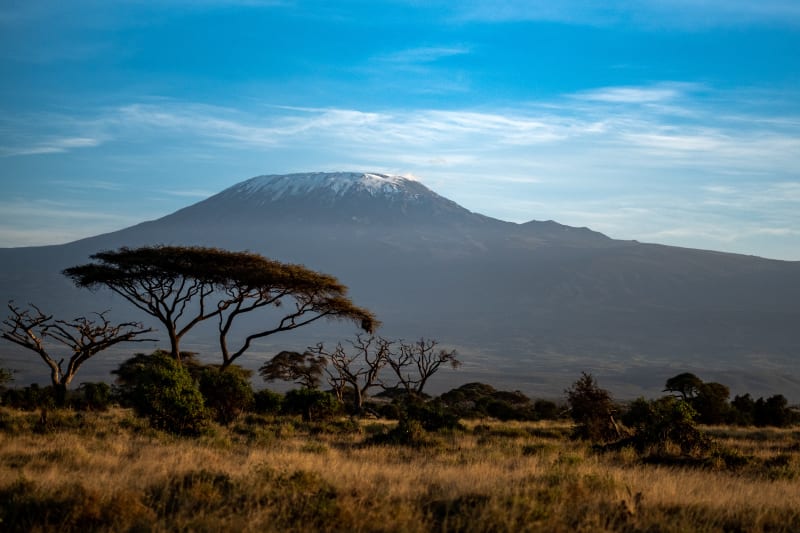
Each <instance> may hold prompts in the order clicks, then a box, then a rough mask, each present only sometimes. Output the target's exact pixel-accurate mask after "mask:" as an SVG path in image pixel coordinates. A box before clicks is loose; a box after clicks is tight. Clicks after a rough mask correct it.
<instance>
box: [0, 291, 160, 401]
mask: <svg viewBox="0 0 800 533" xmlns="http://www.w3.org/2000/svg"><path fill="white" fill-rule="evenodd" d="M8 308H9V310H10V311H11V314H10V315H9V316H8V318H6V319H5V320H3V329H2V330H1V331H2V333H0V337H2V338H4V339H6V340H8V341H10V342H13V343H14V344H17V345H19V346H22V347H23V348H27V349H28V350H31V351H33V352H36V353H37V354H38V355H39V357H40V358H41V359H42V361H44V362H45V364H46V365H47V366H48V367H49V368H50V381H51V382H52V384H53V386H54V387H55V388H56V390H57V391H59V394H61V393H63V391H65V390H66V388H67V387H68V386H69V384H70V383H71V382H72V380H73V378H74V377H75V374H76V373H77V372H78V369H79V368H80V367H81V365H83V363H85V362H86V361H88V360H89V359H91V358H92V357H94V356H95V355H97V354H98V353H100V352H102V351H104V350H106V349H108V348H110V347H112V346H114V345H115V344H119V343H121V342H144V341H152V340H154V339H144V338H138V337H139V336H140V335H143V334H145V333H149V332H151V331H152V329H151V328H145V327H144V326H143V325H142V324H140V323H139V322H123V323H121V324H112V323H111V322H110V321H109V320H108V319H107V318H106V316H105V315H106V312H103V313H95V314H96V316H97V319H96V320H92V319H90V318H87V317H83V316H82V317H78V318H76V319H74V320H72V321H68V320H54V319H53V316H52V315H46V314H45V313H43V312H42V311H41V310H40V309H39V308H38V307H36V306H35V305H33V304H30V309H20V308H18V307H16V306H15V305H14V303H13V302H9V303H8ZM47 338H50V339H52V340H53V341H55V342H57V343H58V344H60V345H62V346H64V347H66V348H68V349H69V351H70V352H71V354H70V356H69V359H68V361H67V367H66V369H65V368H64V366H63V365H64V358H61V359H59V360H58V361H56V359H55V357H54V356H53V355H52V354H51V353H50V352H51V350H50V349H48V348H47V347H46V346H45V339H47Z"/></svg>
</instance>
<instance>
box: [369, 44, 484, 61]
mask: <svg viewBox="0 0 800 533" xmlns="http://www.w3.org/2000/svg"><path fill="white" fill-rule="evenodd" d="M469 53H470V49H469V48H468V47H464V46H429V47H421V48H410V49H407V50H401V51H399V52H394V53H391V54H385V55H381V56H378V57H376V58H375V59H376V60H377V61H380V62H384V63H393V64H419V63H433V62H435V61H439V60H440V59H444V58H448V57H454V56H461V55H466V54H469Z"/></svg>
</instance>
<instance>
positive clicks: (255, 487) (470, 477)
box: [0, 407, 800, 532]
mask: <svg viewBox="0 0 800 533" xmlns="http://www.w3.org/2000/svg"><path fill="white" fill-rule="evenodd" d="M397 425H398V422H397V421H390V420H378V419H360V420H357V419H353V418H350V417H333V418H328V419H325V420H321V421H307V420H303V419H302V418H301V417H299V416H278V415H264V414H252V413H251V414H245V415H243V416H241V417H239V418H238V419H237V420H236V421H234V422H233V423H231V424H229V425H219V424H213V425H211V426H210V427H208V428H207V429H206V430H205V431H204V432H203V433H202V434H201V435H199V436H191V437H189V436H179V435H174V434H171V433H166V432H163V431H161V430H158V429H154V428H153V427H152V426H151V425H149V424H148V423H147V422H146V421H145V420H144V419H142V418H140V417H137V416H135V414H134V413H133V411H131V410H130V409H126V408H121V407H111V408H109V409H107V410H102V411H77V410H72V409H52V410H49V411H48V412H46V413H45V412H39V411H25V410H19V409H14V408H9V407H2V408H0V519H2V523H0V529H2V530H4V531H65V532H66V531H353V532H355V531H411V532H414V531H631V532H633V531H654V532H655V531H663V532H679V531H680V532H683V531H800V428H798V427H797V426H794V427H789V428H757V427H736V426H704V427H702V428H701V429H702V431H703V432H704V434H705V435H706V436H708V437H709V438H710V440H711V442H712V444H711V449H712V450H713V451H712V452H710V453H707V454H705V455H704V456H703V457H702V458H697V459H695V460H684V459H681V457H682V455H681V454H680V452H679V451H678V450H671V452H674V453H669V452H670V450H666V451H667V452H668V453H666V454H664V453H661V454H660V455H659V457H662V460H654V459H653V457H654V456H653V455H647V454H646V453H644V454H643V453H642V452H641V451H637V450H635V449H634V448H632V447H625V446H621V447H598V446H596V445H594V446H593V445H592V444H590V442H588V441H584V440H577V439H573V438H570V435H571V434H572V433H573V429H574V424H573V422H572V421H571V420H566V419H560V420H543V421H499V420H496V419H492V418H482V419H474V420H461V421H460V423H459V424H458V425H457V427H451V428H447V429H442V430H439V431H425V430H423V429H422V428H419V427H411V428H405V431H412V432H416V434H415V435H413V436H412V438H402V439H392V438H390V437H391V436H392V435H396V434H397V429H398V428H397ZM662 452H663V450H662ZM667 457H672V458H673V460H666V459H664V458H667Z"/></svg>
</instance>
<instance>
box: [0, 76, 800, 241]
mask: <svg viewBox="0 0 800 533" xmlns="http://www.w3.org/2000/svg"><path fill="white" fill-rule="evenodd" d="M716 96H717V94H715V92H714V91H713V89H711V88H708V87H701V86H691V85H686V84H679V83H661V84H654V85H652V86H623V87H604V88H599V89H597V90H595V91H587V92H584V93H580V94H577V95H576V94H569V95H564V96H563V97H562V98H555V99H552V100H549V101H546V102H530V103H528V104H526V105H521V106H518V107H514V108H494V109H491V110H490V109H461V110H442V109H416V110H404V109H378V110H359V109H346V108H302V107H280V106H263V105H262V106H259V107H258V108H257V109H248V110H236V109H231V108H226V107H220V106H208V105H199V104H192V103H186V102H178V101H172V100H160V101H151V102H150V103H135V104H130V105H124V106H119V107H116V108H109V109H101V110H98V111H97V112H96V115H95V116H94V117H93V118H90V119H84V120H83V121H80V122H78V121H75V120H73V121H71V122H69V123H68V124H66V125H59V124H53V125H52V126H53V127H54V128H60V131H62V130H63V129H64V128H67V127H69V128H74V133H76V135H75V136H74V137H68V138H69V139H94V138H97V139H101V138H102V139H108V140H107V141H105V142H106V144H99V143H96V144H94V149H96V150H98V151H103V150H105V149H106V146H107V145H108V146H111V147H112V148H113V147H115V146H119V145H125V144H131V143H137V142H141V139H147V145H146V150H147V158H148V161H149V162H150V163H149V164H150V165H153V164H161V163H159V162H161V161H164V162H166V163H167V164H172V165H179V166H180V167H181V168H182V170H183V171H184V172H196V171H198V170H200V167H204V166H205V165H207V162H208V161H210V160H221V161H226V162H233V163H232V164H233V166H225V167H224V169H225V170H224V172H225V175H226V176H235V178H234V177H231V178H230V179H231V180H232V181H230V182H229V184H231V183H233V180H234V179H243V178H246V177H248V176H249V175H255V174H257V173H263V172H264V171H265V170H269V171H272V172H280V171H284V170H286V171H302V170H336V169H342V168H348V169H363V170H375V171H384V172H391V173H410V174H414V175H418V176H421V177H422V178H423V181H424V182H425V183H426V184H428V185H430V186H432V187H433V188H434V189H435V190H437V192H440V193H441V194H444V195H445V196H448V197H451V198H453V199H454V200H456V201H458V202H460V203H462V204H464V205H465V206H466V207H468V208H469V209H472V210H475V211H480V212H484V213H486V214H489V215H492V216H496V217H498V218H504V219H507V220H514V221H520V222H521V221H525V220H530V219H533V218H537V219H548V218H551V219H555V220H558V221H560V222H563V223H567V224H570V225H577V226H589V227H592V228H594V229H597V230H600V231H603V232H606V233H608V234H610V235H611V236H614V237H621V238H639V239H641V240H658V241H661V242H669V243H673V244H678V243H680V242H684V243H686V242H692V243H696V245H697V246H703V247H708V248H716V249H723V248H725V249H735V250H740V251H746V250H747V249H748V247H749V246H750V247H755V248H751V249H758V247H759V246H763V245H764V243H769V242H773V241H775V242H778V241H780V242H784V241H786V240H790V239H796V238H797V235H796V229H797V228H800V221H799V220H798V218H797V212H798V211H799V210H800V207H798V206H800V183H798V182H797V176H796V172H795V170H794V169H797V168H800V117H793V116H791V115H785V114H781V113H778V112H770V110H769V108H768V107H764V106H761V105H760V106H750V105H738V106H736V109H740V110H742V109H750V110H751V111H749V112H744V111H742V112H740V113H738V114H736V115H732V116H728V115H727V114H726V113H725V109H727V108H728V105H729V103H730V101H731V100H732V99H735V95H732V94H729V93H726V94H725V98H724V100H723V102H724V105H721V106H717V105H716V104H715V102H716V101H717V99H716ZM746 98H747V95H746V94H745V95H742V96H741V97H740V103H741V101H742V100H741V99H746ZM747 117H749V118H750V119H751V120H750V121H749V127H747V128H743V127H742V123H743V121H744V120H745V119H746V118H747ZM773 119H775V120H773ZM80 128H84V129H85V133H86V135H83V133H82V131H81V129H80ZM89 133H92V135H94V136H90V135H89ZM25 136H26V138H28V139H32V138H35V136H36V135H35V132H25ZM65 139H67V137H65ZM48 143H50V144H48ZM117 143H119V144H117ZM29 144H30V146H39V147H45V146H49V148H50V149H56V148H58V149H59V150H62V151H63V150H68V149H77V147H79V146H81V145H85V147H86V148H88V147H89V146H90V145H92V144H93V143H91V142H86V141H80V142H72V143H70V142H63V143H60V144H59V143H53V141H52V140H51V141H40V142H31V143H29ZM178 147H179V148H180V156H178V155H177V154H178V152H177V151H176V150H177V149H178ZM42 153H44V152H42ZM285 154H294V156H293V157H286V156H285ZM176 158H177V159H180V161H177V159H176ZM239 160H246V161H247V164H241V165H240V163H239ZM265 160H267V161H269V162H270V168H269V169H265V168H264V167H263V165H264V161H265ZM298 161H300V162H301V163H299V162H298ZM187 164H189V165H191V164H194V165H195V167H192V168H194V169H195V170H193V171H192V170H190V169H189V167H186V165H187ZM298 164H302V165H303V166H302V167H298ZM226 165H227V163H226ZM236 165H240V166H236ZM220 168H223V167H220ZM239 168H241V169H242V170H237V169H239ZM97 181H103V180H97ZM109 183H112V184H113V183H119V182H114V181H110V182H109ZM208 183H211V182H210V181H208V179H207V180H206V181H205V182H204V183H203V184H201V183H200V182H196V181H192V182H190V181H188V180H187V181H186V182H185V183H184V185H183V186H172V184H170V187H168V188H167V187H159V186H157V185H154V186H153V187H152V188H151V189H150V190H148V191H146V192H147V193H148V194H150V195H153V196H160V197H162V198H166V197H174V198H181V197H183V198H202V197H206V196H210V195H211V194H212V193H213V192H217V190H213V189H212V188H209V187H208V186H207V184H208ZM221 188H222V187H220V189H221ZM531 198H533V199H534V200H531ZM170 205H172V204H170ZM0 207H2V208H4V210H5V209H13V206H0ZM41 207H42V206H37V209H40V208H41ZM30 212H31V211H28V214H29V213H30ZM20 215H21V213H20ZM76 215H77V214H76ZM732 228H733V229H732ZM692 229H693V231H694V237H692V236H691V235H690V233H691V231H692ZM681 239H683V240H682V241H681ZM776 246H777V245H776ZM762 253H765V254H766V253H767V252H762Z"/></svg>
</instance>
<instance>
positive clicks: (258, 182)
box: [235, 172, 414, 200]
mask: <svg viewBox="0 0 800 533" xmlns="http://www.w3.org/2000/svg"><path fill="white" fill-rule="evenodd" d="M413 182H414V180H413V179H410V178H406V177H403V176H388V175H385V174H376V173H358V172H312V173H305V174H285V175H269V176H257V177H255V178H251V179H249V180H247V181H244V182H242V183H240V184H239V185H237V186H235V188H236V189H237V192H238V193H240V194H246V195H259V196H267V197H269V198H270V199H271V200H278V199H280V198H283V197H287V196H298V195H308V194H310V193H314V192H325V193H326V194H327V195H330V196H334V197H340V196H344V195H345V194H347V193H352V192H360V193H367V194H369V195H370V196H392V195H397V194H405V193H407V192H408V190H407V187H408V184H409V183H413Z"/></svg>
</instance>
